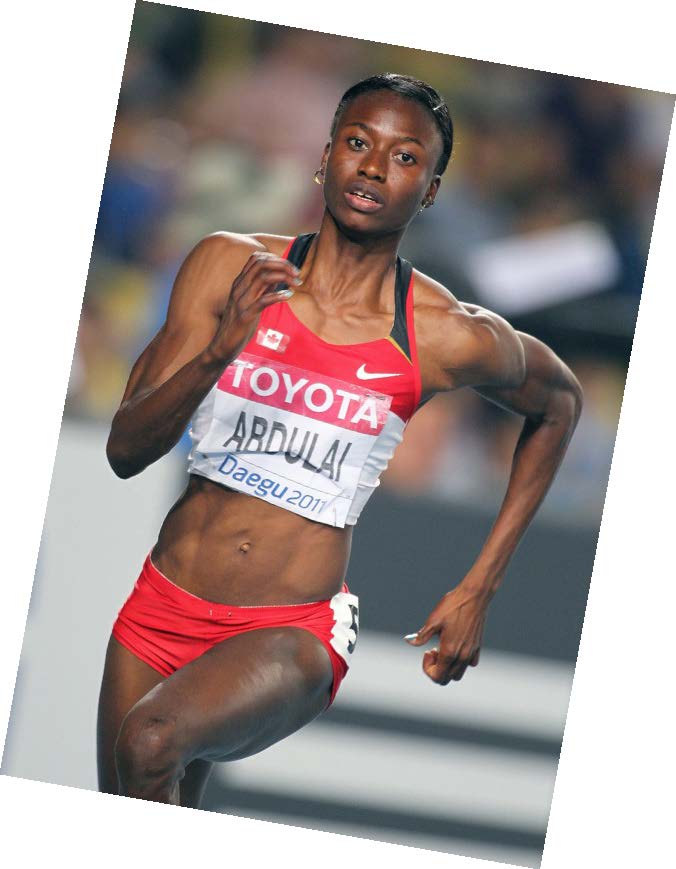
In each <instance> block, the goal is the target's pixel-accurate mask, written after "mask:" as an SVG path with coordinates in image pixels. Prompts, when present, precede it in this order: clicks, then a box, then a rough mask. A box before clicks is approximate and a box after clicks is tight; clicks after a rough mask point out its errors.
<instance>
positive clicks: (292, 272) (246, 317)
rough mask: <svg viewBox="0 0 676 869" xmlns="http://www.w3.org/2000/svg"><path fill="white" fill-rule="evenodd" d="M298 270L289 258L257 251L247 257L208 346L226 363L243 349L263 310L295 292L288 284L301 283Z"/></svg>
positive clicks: (296, 284) (211, 351)
mask: <svg viewBox="0 0 676 869" xmlns="http://www.w3.org/2000/svg"><path fill="white" fill-rule="evenodd" d="M299 274H300V273H299V271H298V269H297V268H296V266H294V265H292V264H291V263H290V262H289V261H288V260H285V259H282V258H281V257H279V256H275V255H274V254H271V253H267V252H262V251H260V252H259V251H257V252H256V253H253V254H252V255H251V256H250V257H249V259H248V260H247V262H246V264H245V266H244V268H243V269H242V271H241V272H240V273H239V274H238V275H237V277H236V278H235V280H234V281H233V284H232V289H231V291H230V295H229V297H228V301H227V302H226V305H225V308H224V309H223V313H222V314H221V322H220V324H219V326H218V329H217V330H216V334H215V335H214V337H213V338H212V339H211V342H210V344H209V347H208V350H209V351H210V353H212V354H213V355H214V356H215V357H216V358H217V359H220V360H222V362H223V363H224V364H227V363H229V362H230V361H232V360H233V359H236V358H237V356H239V354H240V353H241V352H242V350H243V348H244V347H245V346H246V344H247V343H248V342H249V341H250V340H251V336H252V335H253V333H254V331H255V329H256V327H257V326H258V321H259V320H260V316H261V312H262V311H263V309H264V308H267V307H268V306H269V305H274V304H275V302H281V301H283V300H284V299H288V298H290V297H291V296H292V295H293V290H291V289H289V286H298V285H299V284H301V283H302V281H301V280H300V279H299V277H298V276H299Z"/></svg>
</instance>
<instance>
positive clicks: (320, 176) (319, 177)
mask: <svg viewBox="0 0 676 869" xmlns="http://www.w3.org/2000/svg"><path fill="white" fill-rule="evenodd" d="M314 181H315V184H319V185H320V186H321V185H322V184H323V183H324V170H323V169H322V168H321V167H320V168H319V169H317V171H316V172H315V177H314Z"/></svg>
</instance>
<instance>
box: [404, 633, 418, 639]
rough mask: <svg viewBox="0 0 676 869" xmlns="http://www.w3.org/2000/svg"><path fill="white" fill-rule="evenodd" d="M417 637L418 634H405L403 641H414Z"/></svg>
mask: <svg viewBox="0 0 676 869" xmlns="http://www.w3.org/2000/svg"><path fill="white" fill-rule="evenodd" d="M417 636H418V634H406V636H405V637H404V639H405V640H415V639H416V638H417Z"/></svg>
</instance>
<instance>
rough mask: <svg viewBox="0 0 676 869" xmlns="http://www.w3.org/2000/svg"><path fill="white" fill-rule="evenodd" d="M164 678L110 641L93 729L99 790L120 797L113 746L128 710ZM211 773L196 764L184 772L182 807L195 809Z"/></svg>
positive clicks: (114, 641) (207, 768)
mask: <svg viewBox="0 0 676 869" xmlns="http://www.w3.org/2000/svg"><path fill="white" fill-rule="evenodd" d="M164 679H165V677H164V676H163V675H162V674H161V673H158V672H157V670H155V669H154V668H153V667H151V666H149V665H148V664H146V663H145V661H142V660H141V659H140V658H137V657H136V655H134V654H132V653H131V652H130V651H129V650H128V649H126V648H125V647H124V646H123V645H122V644H121V643H119V642H118V641H117V640H116V639H115V637H112V636H111V638H110V641H109V642H108V649H107V651H106V663H105V667H104V670H103V679H102V681H101V691H100V694H99V706H98V720H97V728H96V731H97V732H96V737H97V740H96V741H97V761H98V773H99V790H100V791H102V792H104V793H110V794H117V793H119V783H118V778H117V769H116V766H115V743H116V741H117V737H118V734H119V732H120V726H121V724H122V722H123V720H124V718H125V716H126V715H127V713H128V712H129V710H130V709H131V708H132V707H133V706H134V705H135V704H136V703H138V701H139V700H141V698H142V697H144V696H145V695H146V694H147V693H148V692H149V691H150V690H151V689H153V688H154V687H155V686H156V685H159V684H160V683H161V682H163V681H164ZM210 771H211V764H208V763H205V762H204V761H196V762H195V763H194V764H190V766H188V767H187V768H186V773H185V777H184V778H183V780H182V782H181V786H180V789H181V805H183V806H190V807H192V808H197V806H198V805H199V801H200V799H201V796H202V792H203V790H204V786H205V784H206V780H207V778H208V776H209V773H210Z"/></svg>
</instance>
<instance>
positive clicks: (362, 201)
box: [345, 181, 385, 211]
mask: <svg viewBox="0 0 676 869" xmlns="http://www.w3.org/2000/svg"><path fill="white" fill-rule="evenodd" d="M367 197H368V198H367ZM345 198H346V199H347V201H348V202H349V204H350V205H351V206H352V207H353V208H356V209H357V211H376V210H378V209H379V208H382V207H383V205H385V200H384V199H383V196H382V194H381V193H380V191H379V190H378V189H377V188H376V187H374V186H373V185H372V184H366V183H365V182H364V181H355V182H353V183H352V184H350V186H349V187H348V188H347V190H346V191H345Z"/></svg>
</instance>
